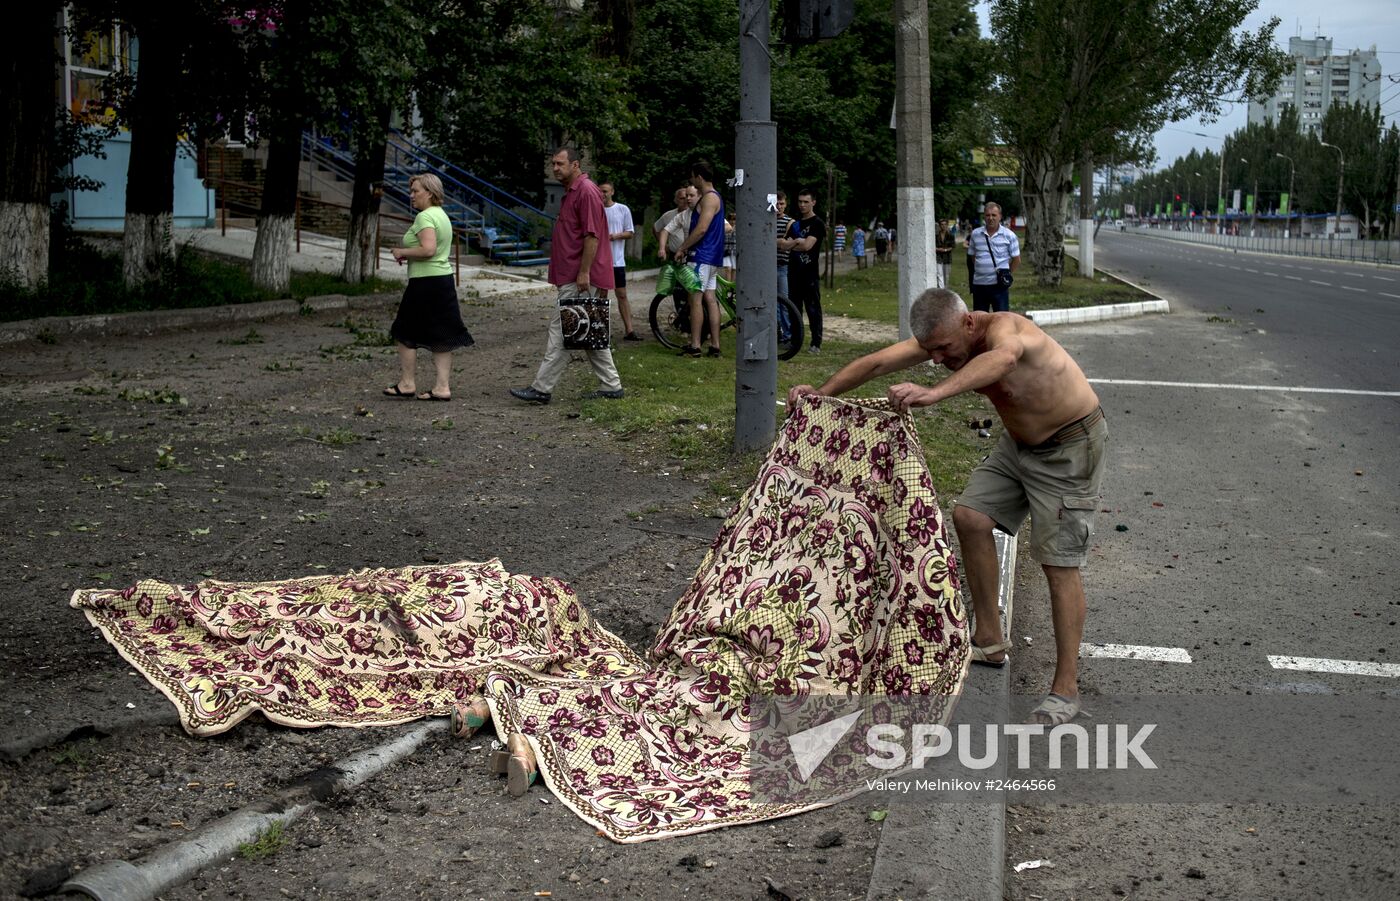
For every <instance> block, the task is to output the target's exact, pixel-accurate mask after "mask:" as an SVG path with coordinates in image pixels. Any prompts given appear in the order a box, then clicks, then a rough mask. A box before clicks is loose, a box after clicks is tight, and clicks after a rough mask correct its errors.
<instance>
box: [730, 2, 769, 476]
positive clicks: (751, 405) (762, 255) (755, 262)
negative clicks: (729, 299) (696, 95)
mask: <svg viewBox="0 0 1400 901" xmlns="http://www.w3.org/2000/svg"><path fill="white" fill-rule="evenodd" d="M768 20H769V6H768V0H740V2H739V121H738V123H736V125H735V127H734V164H735V168H736V169H738V170H739V171H742V172H743V174H744V179H743V183H742V184H737V185H736V187H735V189H734V193H735V195H736V196H737V197H738V216H737V221H736V223H735V227H736V228H738V230H739V234H738V238H739V240H738V241H737V242H736V247H735V251H734V252H735V255H736V256H737V257H738V259H736V260H735V265H736V267H737V268H738V271H739V272H742V273H743V278H740V279H739V280H738V307H739V343H738V347H737V352H736V354H735V357H736V359H735V361H734V367H735V378H734V449H735V450H737V451H739V452H740V453H743V452H746V451H754V450H765V449H767V447H768V446H769V445H770V444H772V443H773V434H774V429H775V427H776V402H777V399H778V333H777V308H776V304H777V299H776V298H777V294H778V245H777V234H776V230H777V217H776V214H775V212H774V208H773V207H771V206H770V204H772V203H776V201H777V196H776V194H777V190H778V127H777V125H775V124H774V123H773V122H772V120H771V115H772V110H771V104H770V97H771V93H772V72H771V69H770V63H771V58H770V57H769V55H768V36H769V35H768V31H769V21H768ZM770 198H771V199H770Z"/></svg>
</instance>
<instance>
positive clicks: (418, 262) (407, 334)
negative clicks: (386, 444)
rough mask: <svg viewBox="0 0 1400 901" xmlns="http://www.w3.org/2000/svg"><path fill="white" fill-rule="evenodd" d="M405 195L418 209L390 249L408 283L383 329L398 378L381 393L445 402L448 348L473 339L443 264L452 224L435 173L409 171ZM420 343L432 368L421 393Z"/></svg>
mask: <svg viewBox="0 0 1400 901" xmlns="http://www.w3.org/2000/svg"><path fill="white" fill-rule="evenodd" d="M408 194H409V199H410V200H411V201H412V203H413V208H414V209H416V210H420V211H421V212H419V213H418V216H417V218H415V219H414V220H413V225H411V226H409V229H408V231H407V232H405V233H404V236H403V246H402V247H395V248H394V259H395V260H397V261H398V263H399V265H403V264H404V263H405V262H407V263H408V287H407V288H406V289H404V292H403V299H402V300H400V301H399V314H398V316H396V317H395V318H394V324H393V325H392V326H390V327H389V334H390V335H392V336H393V338H394V340H395V341H397V342H398V349H399V380H398V381H397V382H395V383H394V384H392V385H390V386H389V387H388V388H385V389H384V393H385V394H386V395H388V396H389V397H416V398H418V399H419V400H441V401H448V400H451V399H452V385H451V377H452V351H454V350H456V349H457V348H459V347H471V346H472V344H474V343H475V342H474V341H473V340H472V336H471V332H469V331H467V327H466V326H465V325H463V324H462V310H461V307H459V306H458V305H457V286H456V284H455V283H454V280H453V277H452V264H450V263H448V262H447V257H448V254H449V253H450V252H451V250H452V222H451V220H449V219H448V218H447V213H445V212H443V209H442V197H443V193H442V180H441V179H439V178H438V177H437V176H436V175H433V174H431V173H428V174H425V175H415V176H414V177H413V178H412V179H411V180H410V181H409V183H408ZM420 347H425V348H427V349H428V350H430V351H432V352H433V368H434V369H435V370H436V371H437V381H436V383H435V384H434V385H433V387H432V390H430V391H424V392H422V393H421V394H420V393H419V392H418V389H417V384H416V382H415V381H414V370H415V368H416V365H417V361H418V353H417V351H418V348H420Z"/></svg>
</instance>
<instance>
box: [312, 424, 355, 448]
mask: <svg viewBox="0 0 1400 901" xmlns="http://www.w3.org/2000/svg"><path fill="white" fill-rule="evenodd" d="M316 440H317V441H319V442H321V443H322V444H329V445H330V446H331V447H344V446H345V445H347V444H354V443H355V442H356V441H359V440H361V439H360V436H359V435H356V434H355V433H354V432H352V431H350V430H349V429H347V428H346V427H345V426H336V427H335V428H333V429H331V430H330V431H329V432H326V433H325V434H323V435H322V436H321V437H320V438H317V439H316Z"/></svg>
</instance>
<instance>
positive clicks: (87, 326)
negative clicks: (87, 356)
mask: <svg viewBox="0 0 1400 901" xmlns="http://www.w3.org/2000/svg"><path fill="white" fill-rule="evenodd" d="M398 297H399V295H398V294H361V295H357V296H355V297H347V296H346V295H344V294H322V295H319V296H317V297H308V298H306V299H305V300H302V301H296V300H292V299H290V298H289V299H286V300H260V301H256V302H254V303H233V304H225V305H223V306H217V307H192V308H189V309H182V310H138V311H136V312H132V313H101V314H98V315H94V316H45V317H43V318H41V319H20V320H16V321H14V322H4V323H0V344H13V343H15V342H18V341H29V340H32V339H35V338H37V339H40V340H52V339H56V338H71V337H75V336H81V335H85V334H94V333H96V334H101V335H145V334H150V333H151V332H156V331H164V330H168V329H180V328H189V327H191V326H198V327H202V326H210V325H228V324H232V323H239V322H258V321H261V320H264V319H276V318H279V317H282V316H295V315H298V314H300V313H302V312H308V313H324V312H327V311H329V312H336V311H339V310H354V309H370V308H375V307H379V306H381V305H383V304H385V303H387V302H388V301H390V300H397V299H398Z"/></svg>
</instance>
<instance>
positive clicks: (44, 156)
mask: <svg viewBox="0 0 1400 901" xmlns="http://www.w3.org/2000/svg"><path fill="white" fill-rule="evenodd" d="M59 10H60V5H59V4H58V3H52V2H35V3H27V4H22V5H20V6H17V7H15V8H14V10H13V11H12V15H11V17H10V27H11V29H13V30H12V31H11V37H12V39H13V40H12V43H11V46H10V48H9V51H8V52H7V53H6V54H5V65H6V68H7V69H8V72H7V73H6V79H5V83H6V84H7V85H9V88H8V89H7V90H6V91H5V92H4V100H3V107H0V109H3V121H0V129H3V138H0V157H2V158H3V161H0V267H3V269H4V270H5V273H4V274H5V275H6V276H8V277H9V278H12V279H14V280H15V281H16V282H18V283H19V285H21V286H22V287H24V288H30V289H33V288H37V287H38V286H39V285H40V284H41V283H42V282H43V281H44V280H45V279H46V278H47V277H48V274H49V199H50V187H49V179H50V178H51V177H52V162H51V155H52V152H53V144H54V116H55V113H56V112H57V111H56V110H55V109H54V98H53V84H54V78H55V77H56V75H57V63H58V59H57V58H56V56H55V55H54V38H55V36H56V35H57V29H56V27H55V26H56V23H57V16H58V13H59Z"/></svg>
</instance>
